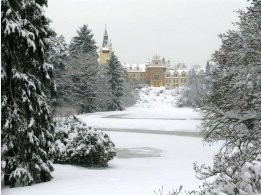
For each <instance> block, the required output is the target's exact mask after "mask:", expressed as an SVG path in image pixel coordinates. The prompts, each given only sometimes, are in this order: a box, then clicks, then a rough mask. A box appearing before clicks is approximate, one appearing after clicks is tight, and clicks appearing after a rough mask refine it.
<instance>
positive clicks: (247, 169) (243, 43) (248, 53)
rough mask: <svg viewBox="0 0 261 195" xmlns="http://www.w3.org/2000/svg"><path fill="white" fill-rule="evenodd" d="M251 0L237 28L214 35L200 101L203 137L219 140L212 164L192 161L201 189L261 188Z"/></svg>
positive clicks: (258, 31)
mask: <svg viewBox="0 0 261 195" xmlns="http://www.w3.org/2000/svg"><path fill="white" fill-rule="evenodd" d="M251 4H252V5H251V7H248V8H247V11H245V12H244V11H240V12H239V13H240V21H239V22H238V23H237V25H238V27H239V28H238V30H230V31H228V32H227V33H226V34H222V35H221V36H220V37H221V39H222V45H221V47H220V49H219V50H218V51H216V53H215V54H214V57H213V60H214V62H215V63H216V64H215V66H214V67H213V73H212V74H211V77H212V89H211V91H210V93H209V94H208V96H207V97H206V99H205V100H204V101H203V102H202V103H201V105H200V109H201V110H202V113H203V115H204V122H203V125H202V127H203V130H204V131H203V133H204V135H205V140H206V141H207V142H215V141H219V140H223V141H224V146H223V147H222V149H221V150H220V152H219V153H218V154H217V155H216V156H215V158H214V165H213V167H206V166H201V167H197V166H195V169H196V171H197V173H198V177H199V178H200V179H204V180H206V182H205V185H204V188H203V191H204V193H206V194H218V193H221V192H222V193H226V194H251V193H255V192H259V193H260V192H261V147H260V146H261V115H260V113H261V2H260V1H259V0H252V1H251ZM213 176H214V178H215V180H212V179H213ZM209 178H211V179H210V180H211V181H209V180H208V179H209Z"/></svg>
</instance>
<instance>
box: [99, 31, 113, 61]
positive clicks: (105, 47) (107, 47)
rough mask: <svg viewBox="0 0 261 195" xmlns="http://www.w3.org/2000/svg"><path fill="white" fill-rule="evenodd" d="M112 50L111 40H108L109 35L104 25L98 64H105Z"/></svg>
mask: <svg viewBox="0 0 261 195" xmlns="http://www.w3.org/2000/svg"><path fill="white" fill-rule="evenodd" d="M112 52H113V50H112V42H111V40H110V41H109V36H108V33H107V29H106V26H105V31H104V35H103V41H102V47H101V49H100V60H99V61H100V64H102V65H103V64H106V63H107V59H109V58H110V57H111V54H112Z"/></svg>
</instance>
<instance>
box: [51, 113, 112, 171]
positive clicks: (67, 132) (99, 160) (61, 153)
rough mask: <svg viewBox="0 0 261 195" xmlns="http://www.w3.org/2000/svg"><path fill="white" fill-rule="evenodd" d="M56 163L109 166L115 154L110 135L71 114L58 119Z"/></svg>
mask: <svg viewBox="0 0 261 195" xmlns="http://www.w3.org/2000/svg"><path fill="white" fill-rule="evenodd" d="M55 132H56V135H55V137H56V141H55V147H56V155H55V162H56V163H65V164H74V165H81V166H107V163H108V161H109V160H111V159H112V158H113V157H114V156H115V155H116V152H115V147H114V144H113V142H112V141H111V140H110V138H109V136H108V135H107V134H106V133H104V132H102V131H99V130H96V129H94V128H93V127H89V126H87V125H86V124H84V123H82V122H80V121H79V120H78V119H77V118H76V117H73V116H69V117H64V118H59V119H56V128H55Z"/></svg>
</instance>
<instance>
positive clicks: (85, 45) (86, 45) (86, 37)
mask: <svg viewBox="0 0 261 195" xmlns="http://www.w3.org/2000/svg"><path fill="white" fill-rule="evenodd" d="M96 49H97V46H96V42H95V41H94V39H93V34H92V33H91V30H90V29H88V26H87V25H83V26H82V27H81V28H80V29H79V30H78V31H77V36H75V37H73V39H72V42H71V44H70V52H71V54H72V55H77V54H78V53H88V52H95V51H96Z"/></svg>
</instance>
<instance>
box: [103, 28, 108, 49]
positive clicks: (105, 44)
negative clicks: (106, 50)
mask: <svg viewBox="0 0 261 195" xmlns="http://www.w3.org/2000/svg"><path fill="white" fill-rule="evenodd" d="M108 39H109V37H108V33H107V28H106V24H105V31H104V35H103V42H102V47H107V46H108Z"/></svg>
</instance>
